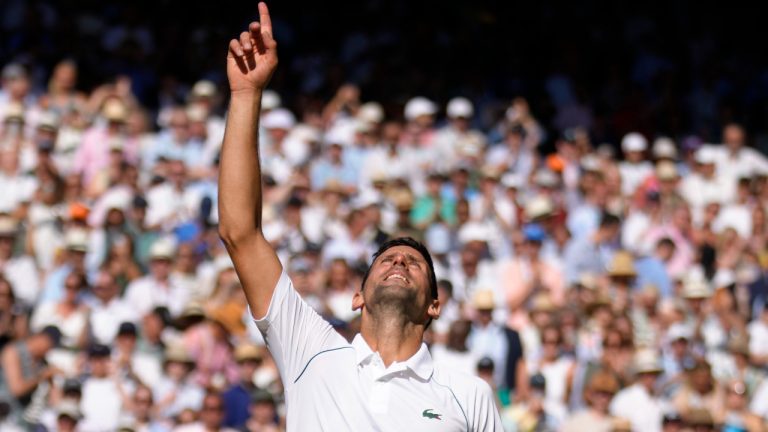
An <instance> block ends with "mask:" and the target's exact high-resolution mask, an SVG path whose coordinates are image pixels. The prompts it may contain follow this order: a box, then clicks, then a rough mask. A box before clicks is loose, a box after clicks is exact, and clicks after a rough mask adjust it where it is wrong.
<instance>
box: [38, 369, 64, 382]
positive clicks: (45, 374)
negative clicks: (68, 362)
mask: <svg viewBox="0 0 768 432" xmlns="http://www.w3.org/2000/svg"><path fill="white" fill-rule="evenodd" d="M60 374H62V371H61V369H59V368H57V367H55V366H48V367H47V368H45V369H43V371H42V372H40V378H41V381H49V380H50V379H52V378H53V377H54V376H56V375H60Z"/></svg>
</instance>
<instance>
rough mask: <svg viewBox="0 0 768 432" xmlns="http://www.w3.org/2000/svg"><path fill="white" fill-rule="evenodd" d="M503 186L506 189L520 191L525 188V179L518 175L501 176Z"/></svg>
mask: <svg viewBox="0 0 768 432" xmlns="http://www.w3.org/2000/svg"><path fill="white" fill-rule="evenodd" d="M501 185H502V186H504V187H505V188H515V189H520V188H521V187H523V178H522V177H520V176H519V175H517V174H513V173H506V174H504V175H503V176H501Z"/></svg>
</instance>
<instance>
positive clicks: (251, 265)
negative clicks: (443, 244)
mask: <svg viewBox="0 0 768 432" xmlns="http://www.w3.org/2000/svg"><path fill="white" fill-rule="evenodd" d="M259 12H260V15H261V23H260V24H259V23H255V22H254V23H251V24H250V26H249V29H248V30H249V31H247V32H243V33H241V34H240V39H239V40H235V39H233V40H232V41H230V45H229V55H228V58H227V76H228V78H229V84H230V91H231V104H230V111H229V115H228V117H227V127H226V132H225V136H224V144H223V150H222V161H221V165H222V167H221V176H220V179H219V198H220V199H219V216H220V219H219V220H220V224H219V232H220V235H221V237H222V239H223V240H224V243H225V244H226V246H227V250H228V251H229V253H230V255H231V256H232V259H233V261H234V263H235V269H236V270H237V273H238V275H239V277H240V280H241V282H242V284H243V289H244V291H245V295H246V298H247V299H248V303H249V305H250V307H251V311H252V314H253V316H254V317H257V320H256V324H257V326H258V327H259V330H261V332H262V334H263V336H264V339H265V340H266V343H267V347H268V348H269V349H270V351H271V353H272V356H273V357H274V360H275V363H276V364H277V366H278V369H279V370H280V374H281V377H282V380H283V382H284V384H285V390H286V392H285V394H286V398H287V400H286V405H287V418H288V419H289V420H288V425H287V427H288V430H289V431H293V430H329V431H330V430H334V431H341V430H373V429H376V430H413V429H419V430H475V431H477V430H501V425H500V419H499V415H498V412H497V411H496V409H495V407H494V401H493V396H492V394H491V391H490V389H489V388H488V385H487V384H484V383H482V382H480V381H479V380H478V379H477V378H475V377H471V376H469V375H461V374H456V373H451V372H446V371H443V370H440V369H438V368H435V367H434V366H433V364H432V358H431V356H430V354H429V351H428V350H427V346H426V345H425V344H424V343H423V342H422V339H423V336H424V331H425V330H426V328H427V326H428V325H429V322H430V321H431V320H433V319H435V318H437V317H438V316H439V315H440V302H439V301H438V300H437V298H436V297H437V282H436V280H435V276H434V270H433V267H432V259H431V258H430V256H429V253H428V252H427V250H426V248H425V247H424V246H423V245H421V244H420V243H418V242H416V241H414V240H412V239H395V240H392V241H390V242H387V243H385V244H384V245H382V247H381V248H380V249H379V251H378V253H377V254H375V255H374V257H373V264H372V265H371V267H370V268H369V269H368V272H367V274H366V275H365V277H364V278H363V284H362V288H361V290H360V291H358V292H357V293H355V295H354V298H353V301H352V307H353V308H354V309H356V310H360V311H361V334H360V335H357V336H356V337H355V339H354V340H353V342H352V343H349V342H347V340H346V339H344V338H343V337H342V336H341V335H339V334H338V333H336V332H335V331H334V330H333V328H332V327H331V325H330V324H328V323H327V322H325V320H323V318H322V317H320V316H319V315H318V314H317V313H315V312H314V311H313V310H312V308H311V307H310V306H308V305H307V304H306V303H304V302H303V301H302V300H301V297H299V295H298V293H297V292H296V291H295V290H294V289H293V286H292V284H291V281H290V279H289V278H288V276H287V275H286V274H284V272H283V268H282V264H281V263H280V261H279V260H278V258H277V255H276V254H275V251H274V250H273V249H272V247H271V246H270V245H269V243H268V242H267V241H266V239H265V238H264V235H263V233H262V231H261V202H262V194H261V192H262V191H261V169H260V166H259V147H258V142H257V141H258V140H257V138H256V137H257V130H258V121H257V119H258V118H259V110H260V100H261V95H262V92H263V90H264V88H265V87H266V85H267V83H268V82H269V79H270V77H271V75H272V73H273V72H274V70H275V67H276V66H277V53H276V48H277V43H276V42H275V40H274V39H273V38H272V25H271V23H270V17H269V12H268V10H267V7H266V5H265V4H263V3H260V4H259Z"/></svg>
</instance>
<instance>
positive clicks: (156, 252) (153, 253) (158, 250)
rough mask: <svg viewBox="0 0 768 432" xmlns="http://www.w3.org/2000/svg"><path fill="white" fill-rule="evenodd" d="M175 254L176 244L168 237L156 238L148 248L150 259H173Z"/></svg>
mask: <svg viewBox="0 0 768 432" xmlns="http://www.w3.org/2000/svg"><path fill="white" fill-rule="evenodd" d="M175 255H176V244H175V242H174V241H173V240H171V239H170V238H161V239H158V240H156V241H155V242H154V243H152V247H150V248H149V258H150V259H173V257H174V256H175Z"/></svg>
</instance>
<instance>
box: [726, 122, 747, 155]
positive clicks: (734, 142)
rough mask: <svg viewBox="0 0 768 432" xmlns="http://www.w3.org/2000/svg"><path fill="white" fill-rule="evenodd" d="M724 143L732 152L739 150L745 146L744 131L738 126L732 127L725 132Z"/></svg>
mask: <svg viewBox="0 0 768 432" xmlns="http://www.w3.org/2000/svg"><path fill="white" fill-rule="evenodd" d="M723 143H725V145H726V146H728V148H729V149H731V150H738V149H740V148H741V147H742V146H743V145H744V130H743V129H742V128H741V127H739V126H736V125H730V126H728V127H726V128H725V130H724V131H723Z"/></svg>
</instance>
